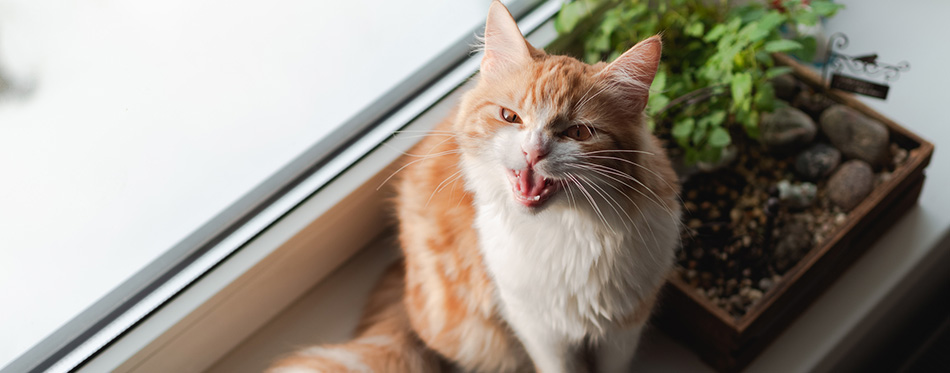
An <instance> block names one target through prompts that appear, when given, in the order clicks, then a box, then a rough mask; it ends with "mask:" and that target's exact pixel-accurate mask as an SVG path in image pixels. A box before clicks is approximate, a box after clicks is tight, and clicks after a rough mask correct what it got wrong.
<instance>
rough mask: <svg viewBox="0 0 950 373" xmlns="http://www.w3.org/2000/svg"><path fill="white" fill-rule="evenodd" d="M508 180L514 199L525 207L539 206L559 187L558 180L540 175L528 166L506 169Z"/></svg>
mask: <svg viewBox="0 0 950 373" xmlns="http://www.w3.org/2000/svg"><path fill="white" fill-rule="evenodd" d="M508 181H510V182H511V189H512V191H513V192H514V194H515V201H518V203H520V204H522V205H524V206H527V207H537V206H541V205H542V204H544V202H546V201H547V200H548V199H550V198H551V196H553V195H554V194H555V193H556V192H557V191H558V189H560V188H561V183H560V182H559V181H558V180H555V179H548V178H546V177H544V176H541V174H538V173H537V172H535V171H534V169H533V168H531V167H530V166H529V167H528V168H526V169H523V170H508Z"/></svg>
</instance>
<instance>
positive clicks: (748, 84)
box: [730, 72, 752, 102]
mask: <svg viewBox="0 0 950 373" xmlns="http://www.w3.org/2000/svg"><path fill="white" fill-rule="evenodd" d="M730 88H731V89H732V99H733V101H736V102H741V101H745V100H748V99H749V93H750V92H752V75H751V74H749V73H747V72H741V73H738V74H736V75H735V76H734V77H733V78H732V83H731V84H730Z"/></svg>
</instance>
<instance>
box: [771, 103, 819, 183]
mask: <svg viewBox="0 0 950 373" xmlns="http://www.w3.org/2000/svg"><path fill="white" fill-rule="evenodd" d="M759 131H760V135H759V138H760V139H761V141H762V143H763V144H765V146H766V147H767V148H769V149H770V150H772V151H774V152H778V153H781V152H786V151H790V150H794V149H798V148H801V147H804V146H806V145H808V144H809V143H811V141H812V140H814V139H815V134H816V133H817V132H818V127H816V126H815V121H814V120H812V118H811V117H809V116H808V115H807V114H805V113H803V112H802V111H801V110H798V109H796V108H793V107H790V106H786V107H780V108H778V109H775V111H773V112H771V113H765V114H763V115H762V120H761V121H759ZM763 167H765V168H767V169H768V168H771V167H768V165H763Z"/></svg>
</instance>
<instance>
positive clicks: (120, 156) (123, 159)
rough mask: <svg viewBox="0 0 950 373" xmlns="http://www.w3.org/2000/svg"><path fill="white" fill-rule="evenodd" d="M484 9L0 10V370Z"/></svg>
mask: <svg viewBox="0 0 950 373" xmlns="http://www.w3.org/2000/svg"><path fill="white" fill-rule="evenodd" d="M489 4H490V0H404V1H384V0H347V1H330V0H317V1H303V0H272V1H236V0H204V1H195V0H168V1H152V2H142V1H133V2H130V1H118V0H80V1H71V2H61V1H51V0H3V1H0V299H3V307H0V335H2V336H3V338H0V367H2V366H4V365H6V364H8V363H9V362H10V361H12V360H13V359H15V358H16V357H17V356H19V355H20V354H22V353H24V352H25V351H26V350H28V349H29V348H30V347H31V346H33V345H35V344H36V343H38V342H39V341H40V340H42V339H43V338H44V337H45V336H47V335H49V334H50V333H52V332H53V331H54V330H56V329H57V328H58V327H60V326H62V325H63V324H64V323H66V322H67V321H69V320H70V319H72V318H73V317H74V316H75V315H77V314H78V313H79V312H81V311H82V310H84V309H86V308H87V307H89V306H90V305H92V304H93V303H94V302H96V300H98V299H100V298H101V297H102V296H104V295H105V294H107V293H108V292H109V291H110V290H112V289H114V288H115V287H116V286H118V285H119V284H120V283H122V282H123V281H125V280H127V279H128V278H130V276H133V275H134V274H135V273H136V272H137V271H139V270H140V269H141V268H143V267H144V266H146V265H147V264H148V263H150V262H151V261H152V260H154V259H155V258H156V257H158V256H160V255H161V254H162V253H163V252H164V251H165V250H168V249H169V248H170V247H172V246H174V245H175V244H176V243H177V242H179V241H181V240H182V239H183V238H184V237H186V236H188V235H189V234H190V233H192V232H193V231H195V229H196V228H197V227H199V226H201V225H202V224H204V223H205V222H207V221H208V220H209V219H211V218H212V217H214V216H215V215H217V214H218V213H220V212H221V211H222V210H224V209H225V208H227V207H228V206H230V205H231V204H233V203H234V202H235V201H236V200H237V199H239V198H240V197H241V196H242V195H244V194H246V193H247V192H248V191H249V190H251V189H252V188H254V187H255V186H256V185H259V184H261V183H262V182H264V181H265V180H267V178H268V177H269V176H270V175H272V174H273V173H274V172H275V171H277V170H278V169H280V168H281V167H282V166H284V165H286V164H288V162H290V161H291V160H293V159H294V158H295V157H297V156H298V155H300V154H301V153H302V152H303V151H304V150H306V149H307V148H308V147H310V146H312V145H313V144H314V143H316V142H317V141H319V140H320V139H321V138H323V137H324V136H327V135H328V134H331V133H333V132H334V131H336V130H338V129H339V128H338V127H339V126H340V125H341V124H342V123H343V122H344V121H346V120H347V119H348V118H351V117H352V116H354V115H355V114H356V113H358V112H359V111H360V110H361V109H363V108H364V107H366V106H367V105H368V104H370V103H371V102H373V101H374V100H376V99H378V98H379V97H381V96H382V95H385V94H386V93H387V92H388V91H389V90H390V89H391V88H392V87H393V86H395V85H396V84H397V83H399V82H400V81H402V80H403V79H405V78H406V77H407V76H409V75H410V74H412V73H414V72H415V71H416V70H417V69H418V68H419V67H420V66H422V65H423V64H425V63H426V62H428V61H430V60H432V59H433V58H434V57H436V56H438V55H439V54H440V53H442V52H443V50H444V49H446V48H447V47H449V46H451V45H453V44H454V43H456V42H457V41H459V40H460V39H462V38H465V37H468V36H471V34H472V32H473V30H475V29H476V28H477V27H478V26H479V25H480V24H481V23H482V22H483V20H484V16H485V12H486V10H487V8H488V5H489ZM26 320H29V321H28V322H26Z"/></svg>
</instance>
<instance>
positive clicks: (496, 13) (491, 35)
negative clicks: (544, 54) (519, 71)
mask: <svg viewBox="0 0 950 373" xmlns="http://www.w3.org/2000/svg"><path fill="white" fill-rule="evenodd" d="M530 61H531V53H530V52H529V51H528V44H527V42H526V41H525V40H524V36H522V35H521V30H519V29H518V23H517V22H515V19H514V18H513V17H512V16H511V13H509V12H508V8H506V7H505V5H504V4H502V3H501V1H498V0H495V1H493V2H492V4H491V7H490V8H488V20H487V21H486V22H485V56H484V57H482V74H486V73H487V74H497V73H500V72H503V71H508V70H511V69H516V68H518V67H521V66H524V65H525V64H527V63H528V62H530Z"/></svg>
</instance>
